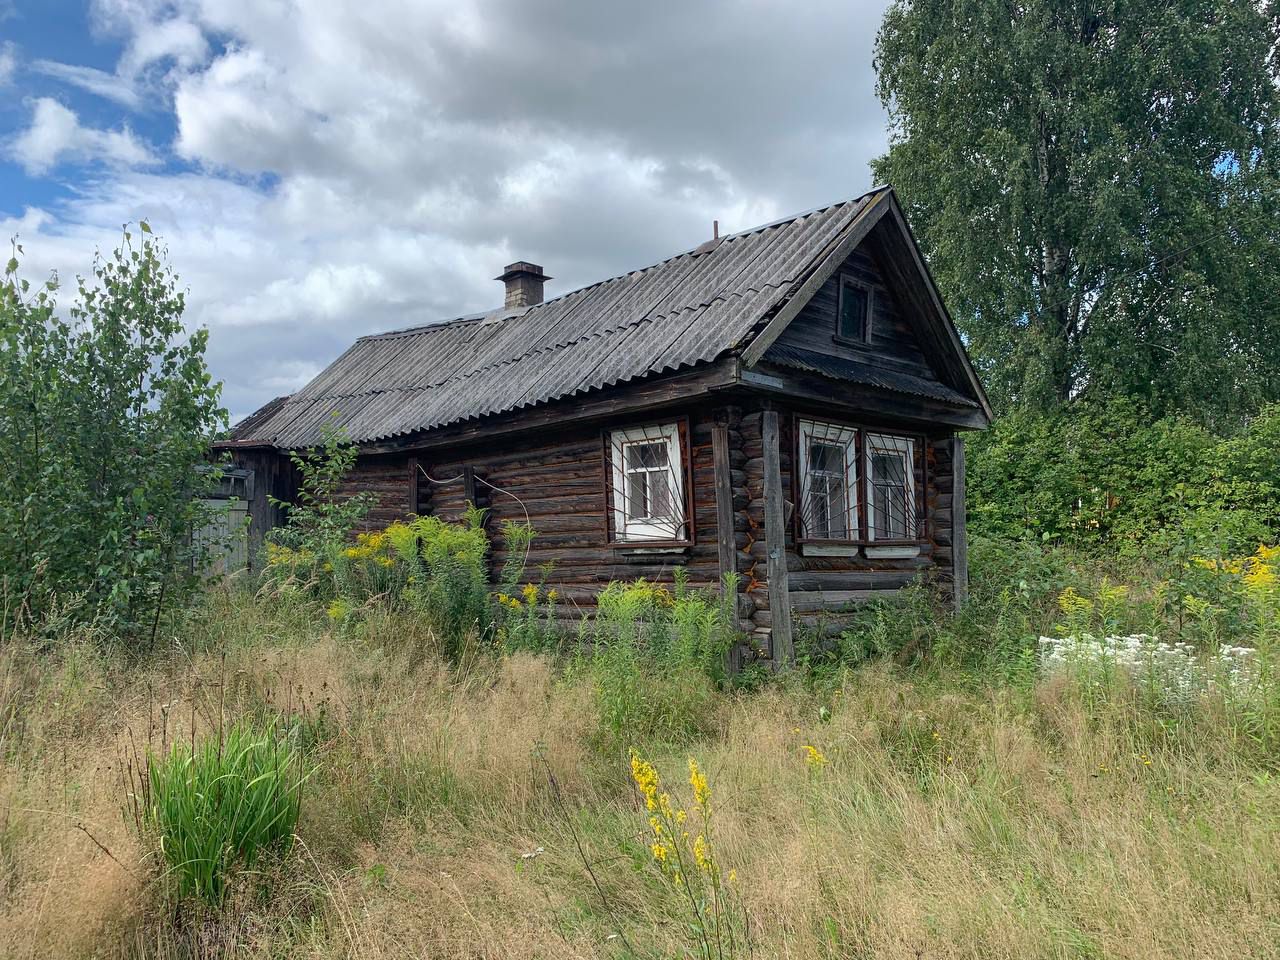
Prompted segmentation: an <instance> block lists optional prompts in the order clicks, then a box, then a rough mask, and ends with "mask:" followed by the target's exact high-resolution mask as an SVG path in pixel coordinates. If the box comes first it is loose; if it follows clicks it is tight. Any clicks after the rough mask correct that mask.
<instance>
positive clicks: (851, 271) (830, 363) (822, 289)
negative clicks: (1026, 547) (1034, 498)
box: [742, 190, 992, 427]
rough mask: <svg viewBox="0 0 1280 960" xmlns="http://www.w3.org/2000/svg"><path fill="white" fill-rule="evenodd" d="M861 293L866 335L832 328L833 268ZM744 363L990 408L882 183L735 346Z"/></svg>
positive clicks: (983, 412) (979, 418)
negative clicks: (866, 306) (786, 296)
mask: <svg viewBox="0 0 1280 960" xmlns="http://www.w3.org/2000/svg"><path fill="white" fill-rule="evenodd" d="M842 277H849V278H851V279H852V280H854V282H855V283H860V284H862V285H864V286H865V287H866V288H867V290H868V291H869V293H870V295H871V307H870V309H871V312H872V316H871V317H870V318H869V324H870V326H869V331H868V336H867V337H866V338H865V339H864V340H862V341H858V342H850V341H847V340H845V339H843V338H841V337H839V336H837V335H836V334H837V331H836V322H837V316H836V314H837V311H838V308H839V290H840V285H841V278H842ZM742 360H743V363H744V365H745V366H746V367H748V368H750V367H754V366H755V365H756V364H758V363H760V362H761V361H764V362H765V363H766V365H777V364H781V365H783V366H790V367H798V368H800V369H803V370H806V371H808V372H810V373H817V374H820V375H822V376H825V377H827V378H828V379H833V380H837V381H839V380H847V381H850V382H856V383H861V384H864V385H870V386H873V387H879V388H883V389H885V390H889V391H894V392H899V393H907V394H915V395H917V396H920V397H926V398H930V399H931V400H936V401H941V402H942V403H944V404H948V403H949V404H952V405H955V404H959V405H961V406H969V407H970V408H976V409H975V411H974V412H975V416H976V420H973V421H971V422H970V424H969V425H970V426H978V427H982V426H986V425H987V424H989V423H990V420H991V416H992V411H991V405H990V403H989V401H988V400H987V396H986V392H985V391H984V390H983V389H982V384H981V382H980V381H979V379H978V376H977V373H976V371H975V370H974V368H973V364H972V363H971V362H970V360H969V356H968V354H967V352H966V351H965V347H964V343H963V341H962V340H961V338H960V334H959V332H958V331H957V330H956V327H955V324H954V323H953V322H952V320H951V316H950V314H948V313H947V310H946V307H945V306H944V305H943V303H942V298H941V296H940V294H939V293H938V289H937V287H936V285H935V284H934V281H933V277H932V275H931V274H930V273H929V269H928V267H927V266H926V265H925V262H924V259H923V257H922V256H921V254H920V249H919V247H918V245H917V244H916V241H915V237H914V236H913V235H912V234H911V230H910V228H909V227H908V226H907V222H906V218H905V217H904V216H903V214H902V209H901V207H900V206H899V204H898V201H897V198H896V197H895V196H894V194H893V191H892V190H884V191H881V192H879V193H878V194H877V195H876V198H875V200H874V201H873V202H872V203H870V204H868V205H867V206H866V207H865V208H864V209H863V210H862V211H861V212H860V214H859V215H858V217H857V218H856V219H855V220H854V221H853V222H852V223H851V224H850V225H849V227H848V228H847V229H846V231H845V232H844V234H843V235H842V236H841V238H840V239H839V241H838V242H836V243H833V244H832V245H831V247H830V248H829V249H828V251H827V252H826V255H825V257H823V258H822V260H821V261H820V262H818V263H817V264H816V265H815V267H814V269H813V270H812V272H811V273H810V274H809V276H808V277H807V278H806V279H805V281H804V282H803V283H802V284H801V285H800V286H799V288H798V289H797V291H796V293H795V294H794V295H793V296H792V298H791V299H790V300H789V301H788V302H787V303H785V304H784V305H783V306H782V307H781V309H779V310H778V311H777V313H776V314H774V316H773V317H772V319H770V320H769V322H768V323H767V324H766V325H765V326H764V327H763V329H761V330H760V331H759V332H758V333H757V334H756V336H754V337H753V338H752V339H751V341H750V342H749V343H748V344H747V345H746V346H745V349H744V350H743V352H742Z"/></svg>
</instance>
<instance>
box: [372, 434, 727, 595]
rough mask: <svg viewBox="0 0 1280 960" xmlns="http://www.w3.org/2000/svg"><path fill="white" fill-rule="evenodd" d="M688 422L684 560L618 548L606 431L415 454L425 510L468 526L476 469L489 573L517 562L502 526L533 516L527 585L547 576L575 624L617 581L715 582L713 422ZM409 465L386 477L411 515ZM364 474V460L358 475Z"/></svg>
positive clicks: (717, 564) (402, 463) (404, 510)
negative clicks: (690, 523)
mask: <svg viewBox="0 0 1280 960" xmlns="http://www.w3.org/2000/svg"><path fill="white" fill-rule="evenodd" d="M680 416H681V417H683V416H684V415H683V414H682V415H680ZM687 417H688V438H689V439H688V441H687V442H688V446H689V447H690V448H691V451H692V464H693V500H694V543H693V545H692V546H691V547H689V548H688V549H687V551H685V552H684V553H682V554H680V555H675V556H659V557H654V556H627V555H625V553H624V550H623V549H620V548H619V546H620V545H618V544H613V543H610V542H609V540H608V535H607V531H606V522H607V520H608V509H609V503H608V496H607V492H606V470H607V465H606V463H605V454H604V442H603V438H602V434H601V429H600V428H599V427H589V428H577V429H565V430H558V431H556V430H543V431H539V432H538V434H537V436H536V438H532V439H530V440H528V441H526V442H523V443H511V442H503V443H496V442H495V443H493V444H491V445H488V446H486V445H478V444H477V445H471V446H469V447H468V448H466V449H459V450H449V451H435V452H433V451H418V452H416V453H415V454H414V455H413V456H415V457H416V458H417V459H418V460H419V461H420V463H421V464H422V466H423V469H424V470H426V472H427V474H428V475H429V476H430V479H427V478H426V477H420V478H419V484H418V489H419V492H418V496H419V498H420V503H421V504H422V506H423V507H424V511H425V512H429V513H430V514H431V515H433V516H438V517H441V518H443V519H445V520H449V521H454V522H456V521H458V520H460V519H461V518H462V515H463V511H464V509H465V506H466V502H467V498H466V492H465V479H464V478H465V475H466V471H467V469H468V468H470V469H471V470H472V471H474V475H475V477H476V478H477V479H476V497H477V499H478V501H479V505H480V506H482V507H486V508H487V509H488V516H487V519H486V527H487V530H488V533H489V535H490V538H491V540H492V543H493V552H492V556H491V571H490V572H491V576H492V577H493V578H494V579H497V577H498V575H499V572H500V570H501V568H502V566H503V564H505V562H506V560H507V558H508V550H507V544H506V542H505V540H504V538H503V536H502V524H503V521H506V520H511V521H515V522H523V521H524V520H525V518H526V511H527V517H528V520H529V522H530V523H531V524H532V525H533V528H534V529H535V530H536V531H537V536H536V537H535V539H534V541H533V545H532V547H531V549H530V552H529V557H528V560H527V562H526V569H525V579H526V580H532V581H541V580H543V579H544V570H545V571H546V572H545V583H546V585H547V586H548V587H554V588H555V589H556V591H557V592H558V593H559V595H560V599H561V604H562V607H561V611H560V612H561V614H562V615H563V616H564V617H566V618H571V617H580V616H583V615H587V616H590V615H593V614H594V612H595V599H596V594H597V593H599V591H600V590H601V589H603V588H604V587H605V586H606V585H607V584H608V583H609V582H610V581H611V580H633V579H636V578H638V577H645V578H647V579H650V580H656V581H659V582H663V583H671V582H672V581H673V580H674V568H675V567H676V566H683V567H685V569H686V570H687V571H688V573H689V580H690V582H691V583H693V584H695V585H699V586H710V585H714V584H716V583H717V582H718V580H719V576H720V555H719V544H718V538H717V523H716V497H715V468H714V453H713V448H712V440H713V428H714V417H713V416H712V415H711V412H710V411H705V412H704V411H698V412H692V413H689V414H688V415H687ZM673 419H677V416H676V415H674V414H671V413H666V414H655V415H654V416H653V417H652V418H651V419H650V420H649V421H647V422H652V423H669V422H671V421H672V420H673ZM631 422H634V421H631ZM407 467H408V462H407V457H406V458H405V459H402V460H401V461H400V465H397V466H395V467H394V468H389V469H388V470H387V477H388V480H389V481H390V480H391V479H392V478H394V479H395V481H396V482H398V483H399V487H400V490H401V491H402V492H401V495H400V496H401V501H400V506H399V509H400V511H401V512H402V514H403V513H408V512H409V511H408V490H409V484H408V481H407V476H408V473H407ZM363 468H364V465H363V462H362V463H361V465H360V466H359V467H358V469H357V472H360V471H362V470H363ZM366 482H368V481H366ZM488 484H491V485H492V486H489V485H488ZM494 487H497V488H499V489H496V490H495V489H493V488H494ZM630 546H634V545H630Z"/></svg>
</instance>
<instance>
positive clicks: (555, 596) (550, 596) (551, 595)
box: [547, 590, 560, 603]
mask: <svg viewBox="0 0 1280 960" xmlns="http://www.w3.org/2000/svg"><path fill="white" fill-rule="evenodd" d="M559 599H560V594H559V593H557V592H556V591H555V590H548V591H547V603H555V602H556V601H557V600H559Z"/></svg>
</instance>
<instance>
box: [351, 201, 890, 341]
mask: <svg viewBox="0 0 1280 960" xmlns="http://www.w3.org/2000/svg"><path fill="white" fill-rule="evenodd" d="M888 189H890V188H889V187H887V186H876V187H872V188H871V189H870V190H868V191H866V192H865V193H862V194H859V195H858V196H856V197H849V198H846V199H844V200H835V201H833V202H831V203H825V204H822V205H821V206H817V207H813V208H812V209H810V210H805V211H803V212H801V213H795V214H792V215H790V216H786V217H779V218H778V219H777V220H771V221H769V222H768V223H761V224H758V225H757V226H754V227H748V228H747V229H745V230H739V231H737V232H736V233H728V234H725V235H724V236H722V237H720V238H719V240H720V242H721V243H726V242H728V241H731V240H739V239H741V238H743V237H749V236H751V235H753V234H757V233H760V232H762V231H764V230H772V229H774V228H777V227H781V226H784V225H785V224H788V223H795V222H796V221H797V220H803V219H804V218H805V217H811V216H813V215H814V214H817V213H825V212H826V211H828V210H831V209H834V208H835V207H842V206H845V205H846V204H851V203H860V202H861V201H862V200H864V199H866V198H867V197H869V196H871V195H872V194H873V193H880V192H882V191H884V190H888ZM705 242H706V241H705V240H704V241H702V243H698V244H697V245H695V246H692V247H690V248H689V249H687V250H682V251H680V252H679V253H673V254H671V256H669V257H664V258H663V259H661V260H659V261H657V262H656V263H650V264H647V265H646V266H643V267H637V268H636V269H634V270H628V271H626V272H625V273H619V274H615V275H614V276H612V277H605V278H604V279H603V280H597V281H595V282H594V283H588V284H587V285H585V286H582V287H575V288H574V289H573V290H566V291H565V292H564V293H559V294H556V295H555V296H554V297H552V298H551V299H550V300H543V301H542V302H541V303H535V304H533V305H532V306H530V307H527V308H525V309H523V310H519V311H511V310H507V309H505V308H501V307H499V308H496V309H493V310H486V311H482V312H480V313H472V314H464V315H463V316H461V317H454V318H452V319H450V320H439V321H436V322H434V323H424V324H419V325H417V326H413V327H404V328H402V329H399V330H384V331H381V332H379V333H366V334H364V335H363V336H361V337H358V338H357V339H356V342H357V343H359V342H360V341H361V340H380V339H383V338H387V339H390V338H392V337H398V336H415V335H417V334H419V333H430V332H431V331H433V330H443V329H445V328H448V327H456V326H460V325H462V324H464V323H479V322H482V321H484V320H489V319H496V320H497V321H498V322H500V323H506V322H507V321H508V320H519V319H523V318H524V317H527V316H529V315H530V314H532V313H534V312H536V311H537V310H538V309H539V308H541V307H545V306H548V305H550V304H553V303H555V302H557V301H559V300H564V299H565V298H566V297H571V296H574V295H575V294H579V293H585V292H586V291H588V290H594V289H595V288H596V287H601V286H604V285H605V284H607V283H614V282H616V281H618V280H625V279H626V278H627V277H630V276H633V275H635V274H637V273H648V272H649V271H650V270H656V269H657V268H658V267H662V266H666V265H667V264H668V263H671V262H672V261H673V260H679V259H680V258H681V257H688V256H692V255H693V254H695V253H697V251H698V249H699V248H700V247H701V246H702V244H703V243H705ZM503 314H506V315H505V316H503Z"/></svg>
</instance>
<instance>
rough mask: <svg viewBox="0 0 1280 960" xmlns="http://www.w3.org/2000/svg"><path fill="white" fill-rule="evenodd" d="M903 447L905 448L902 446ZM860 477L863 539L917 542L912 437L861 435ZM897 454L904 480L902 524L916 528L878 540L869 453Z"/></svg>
mask: <svg viewBox="0 0 1280 960" xmlns="http://www.w3.org/2000/svg"><path fill="white" fill-rule="evenodd" d="M904 444H905V449H903V445H904ZM862 446H863V468H862V469H863V474H864V476H866V478H867V540H868V541H869V542H875V541H877V540H881V541H888V542H891V543H897V542H902V541H915V540H917V539H919V536H920V534H919V526H920V518H919V517H918V516H917V515H916V514H917V512H918V511H917V509H916V442H915V439H914V438H912V437H904V436H902V435H901V434H896V433H871V432H868V433H866V434H865V435H864V436H863V444H862ZM885 453H890V454H898V455H899V456H902V457H904V458H905V460H906V469H905V470H904V472H903V475H904V477H905V478H906V488H907V489H906V497H907V500H906V507H907V514H908V516H907V517H906V521H907V523H908V525H914V526H915V528H916V529H908V530H906V531H905V532H904V533H903V535H902V536H901V537H878V536H877V535H876V497H875V476H874V474H873V473H872V469H871V456H872V454H885Z"/></svg>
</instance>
